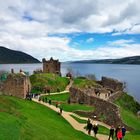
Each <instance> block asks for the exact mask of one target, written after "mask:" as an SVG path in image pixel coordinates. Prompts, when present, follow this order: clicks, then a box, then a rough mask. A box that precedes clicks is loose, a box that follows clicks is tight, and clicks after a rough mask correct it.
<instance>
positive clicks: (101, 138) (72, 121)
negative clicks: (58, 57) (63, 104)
mask: <svg viewBox="0 0 140 140" xmlns="http://www.w3.org/2000/svg"><path fill="white" fill-rule="evenodd" d="M72 82H73V81H72V80H71V81H70V84H69V85H68V86H67V87H66V91H63V92H60V93H51V94H53V95H54V94H63V93H66V92H68V91H69V88H70V87H71V85H72ZM45 95H46V94H45ZM41 96H43V94H42V95H41ZM32 100H33V101H34V102H37V103H39V104H42V105H44V106H46V107H48V108H50V109H52V110H54V111H55V112H60V109H59V108H56V107H55V106H54V105H49V104H48V103H45V102H43V101H38V99H36V98H32ZM71 115H74V116H76V117H78V118H79V119H83V120H87V118H85V117H80V116H79V115H77V114H75V113H72V112H66V111H63V112H62V115H61V116H62V117H63V118H64V119H65V120H67V121H68V122H69V123H70V125H71V126H72V127H73V128H74V129H76V130H78V131H82V132H83V133H85V134H87V135H88V133H87V131H86V129H84V127H85V124H81V123H79V122H77V121H76V120H75V119H74V118H73V117H72V116H71ZM94 123H97V124H100V125H102V126H105V127H107V128H110V126H108V125H106V124H104V123H103V122H100V121H94ZM91 136H93V137H94V135H93V133H92V134H91ZM97 139H98V140H108V136H107V135H103V134H97Z"/></svg>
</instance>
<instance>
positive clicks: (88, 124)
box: [87, 119, 93, 135]
mask: <svg viewBox="0 0 140 140" xmlns="http://www.w3.org/2000/svg"><path fill="white" fill-rule="evenodd" d="M92 127H93V126H92V123H91V122H90V119H88V121H87V130H88V134H89V135H90V134H91V130H92Z"/></svg>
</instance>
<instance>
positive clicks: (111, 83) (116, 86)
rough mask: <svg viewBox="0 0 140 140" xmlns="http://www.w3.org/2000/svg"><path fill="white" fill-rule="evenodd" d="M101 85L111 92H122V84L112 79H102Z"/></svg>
mask: <svg viewBox="0 0 140 140" xmlns="http://www.w3.org/2000/svg"><path fill="white" fill-rule="evenodd" d="M101 84H102V85H103V86H104V87H105V88H109V89H112V90H113V91H123V83H121V82H119V81H118V80H114V79H112V78H107V77H102V80H101Z"/></svg>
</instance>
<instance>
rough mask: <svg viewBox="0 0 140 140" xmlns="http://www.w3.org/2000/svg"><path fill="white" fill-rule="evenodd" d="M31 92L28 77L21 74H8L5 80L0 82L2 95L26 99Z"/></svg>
mask: <svg viewBox="0 0 140 140" xmlns="http://www.w3.org/2000/svg"><path fill="white" fill-rule="evenodd" d="M30 90H31V83H30V80H29V77H28V76H26V75H23V74H21V73H18V74H14V73H12V74H9V75H8V76H7V79H6V80H5V81H3V82H1V88H0V92H1V93H2V94H4V95H10V96H16V97H19V98H26V95H27V94H29V92H30Z"/></svg>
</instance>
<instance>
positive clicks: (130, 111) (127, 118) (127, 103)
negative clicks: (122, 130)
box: [115, 94, 140, 140]
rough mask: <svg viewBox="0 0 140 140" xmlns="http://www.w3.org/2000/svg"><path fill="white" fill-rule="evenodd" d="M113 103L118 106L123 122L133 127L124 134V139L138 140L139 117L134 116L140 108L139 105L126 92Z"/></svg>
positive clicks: (139, 134)
mask: <svg viewBox="0 0 140 140" xmlns="http://www.w3.org/2000/svg"><path fill="white" fill-rule="evenodd" d="M115 103H116V104H117V105H119V106H120V110H121V117H122V119H123V121H124V123H125V124H127V125H128V126H130V127H131V128H133V129H134V130H133V131H131V132H130V133H127V134H126V136H125V140H139V139H140V118H138V117H137V116H136V112H137V111H138V110H140V105H139V104H138V103H137V102H136V101H135V100H134V98H133V97H131V96H130V95H128V94H123V95H122V97H120V98H119V99H118V100H116V101H115Z"/></svg>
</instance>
